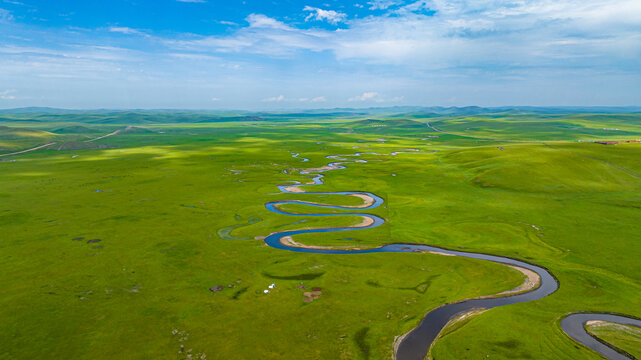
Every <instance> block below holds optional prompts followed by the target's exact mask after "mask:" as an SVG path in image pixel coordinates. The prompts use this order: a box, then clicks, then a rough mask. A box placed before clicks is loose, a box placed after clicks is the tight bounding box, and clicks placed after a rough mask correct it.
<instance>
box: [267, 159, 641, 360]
mask: <svg viewBox="0 0 641 360" xmlns="http://www.w3.org/2000/svg"><path fill="white" fill-rule="evenodd" d="M415 151H418V150H415V149H410V150H409V151H398V152H392V153H391V154H377V153H372V152H364V153H356V154H353V155H330V156H327V158H329V159H332V160H337V161H334V162H331V163H329V164H327V165H326V166H324V167H322V168H318V169H309V170H304V171H300V173H301V174H304V175H311V176H312V179H311V182H310V183H306V184H300V183H297V184H295V185H280V186H278V188H279V189H280V190H281V191H282V192H284V193H299V194H300V193H304V194H319V195H349V196H358V197H361V198H363V199H368V200H370V201H366V204H365V205H364V206H360V207H355V206H338V205H329V204H318V203H312V202H306V201H300V200H284V201H274V202H269V203H267V204H265V206H266V208H267V209H268V210H269V211H272V212H275V213H278V214H284V215H291V216H306V217H307V216H345V215H355V216H360V217H363V218H364V219H365V221H364V222H363V223H362V224H361V225H357V226H348V227H335V228H318V229H304V230H288V231H281V232H275V233H272V234H270V235H269V236H267V237H266V238H265V243H267V245H269V246H271V247H273V248H276V249H281V250H288V251H296V252H305V253H317V254H365V253H389V252H394V253H398V252H433V253H437V254H442V255H454V256H462V257H467V258H473V259H480V260H488V261H493V262H495V263H499V264H504V265H511V266H516V267H519V268H522V269H527V270H530V271H533V272H534V273H536V274H537V275H538V276H539V278H540V286H538V287H537V288H534V289H529V290H526V291H525V292H521V293H516V294H513V295H507V296H497V297H485V298H477V299H469V300H463V301H459V302H454V303H449V304H444V305H442V306H440V307H437V308H436V309H433V310H431V311H430V312H429V313H427V315H426V316H425V318H424V319H423V320H422V321H421V323H420V324H419V325H418V326H417V327H416V328H414V329H413V330H412V331H410V332H409V333H407V334H405V335H404V336H402V337H401V339H400V341H399V342H398V343H397V344H396V345H397V346H396V359H397V360H423V359H424V358H425V356H426V355H427V353H428V351H429V348H430V346H432V344H433V343H434V342H435V340H436V339H437V338H438V335H439V333H440V332H441V331H442V330H443V328H444V327H445V326H446V325H447V324H448V322H450V321H451V320H452V319H454V318H456V317H457V316H460V315H462V314H465V313H468V312H470V311H474V310H485V309H491V308H495V307H498V306H504V305H510V304H516V303H522V302H527V301H534V300H539V299H541V298H544V297H546V296H548V295H550V294H552V293H553V292H555V291H556V290H557V289H558V287H559V285H558V282H557V281H556V279H555V278H554V277H553V276H552V274H550V273H549V272H548V271H547V270H546V269H544V268H542V267H540V266H537V265H533V264H529V263H526V262H523V261H519V260H516V259H512V258H507V257H501V256H494V255H487V254H481V253H473V252H464V251H454V250H448V249H442V248H438V247H434V246H429V245H418V244H389V245H385V246H381V247H378V248H372V249H360V250H359V249H333V248H323V247H305V246H294V245H293V244H292V242H291V241H286V239H291V237H292V236H295V235H298V234H308V233H325V232H337V231H350V230H360V229H370V228H374V227H377V226H380V225H382V224H384V223H385V220H384V219H382V218H381V217H379V216H376V215H372V214H368V213H365V212H363V211H365V210H370V209H374V208H377V207H379V206H381V205H382V204H383V203H384V200H383V199H382V198H381V197H379V196H377V195H376V194H372V193H370V192H365V191H341V192H308V191H304V190H302V189H301V188H300V187H301V186H308V185H321V184H323V175H322V174H321V173H322V172H325V171H330V170H338V169H344V168H345V167H344V166H343V165H342V164H345V163H366V162H367V161H366V160H362V159H355V160H348V159H347V157H358V156H361V155H363V154H370V155H397V154H400V153H408V152H415ZM298 155H299V154H295V155H294V157H298ZM283 204H301V205H306V206H310V207H315V208H320V209H341V210H350V212H347V213H340V214H326V213H309V214H297V213H290V212H286V211H284V210H282V209H280V208H279V206H280V205H283ZM589 320H604V321H610V322H615V323H620V324H625V325H631V326H639V327H641V320H636V319H631V318H628V317H624V316H619V315H609V314H587V313H581V314H571V315H568V316H567V317H565V318H564V319H563V320H562V322H561V326H562V328H563V330H564V331H565V332H566V334H568V335H569V336H570V337H571V338H573V339H574V340H575V341H577V342H579V343H581V344H583V345H585V346H587V347H589V348H591V349H592V350H594V351H596V352H598V353H600V354H601V355H603V356H605V357H607V358H609V359H617V360H618V359H629V358H630V357H628V355H627V354H622V353H620V352H618V351H616V350H614V349H613V348H612V347H610V346H608V345H607V343H605V342H602V341H597V340H596V339H595V338H593V337H592V336H591V335H588V334H587V333H586V332H585V329H584V325H585V323H586V322H587V321H589Z"/></svg>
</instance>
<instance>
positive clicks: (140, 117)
mask: <svg viewBox="0 0 641 360" xmlns="http://www.w3.org/2000/svg"><path fill="white" fill-rule="evenodd" d="M635 113H641V107H639V106H628V107H603V106H600V107H576V106H574V107H532V106H513V107H479V106H465V107H442V106H433V107H421V106H394V107H373V108H365V109H356V108H335V109H315V110H292V111H285V110H281V111H271V112H248V111H208V110H105V109H98V110H65V109H55V108H42V107H28V108H19V109H4V110H0V122H18V121H23V122H40V123H46V122H66V123H81V124H103V125H107V124H111V125H151V124H170V123H218V122H242V121H264V120H271V121H296V120H302V119H307V120H315V119H318V120H324V119H328V118H359V117H360V118H362V117H365V116H372V117H382V116H385V117H387V118H390V117H396V118H405V119H407V118H410V119H411V118H415V119H420V118H423V119H425V118H432V117H447V116H475V115H485V116H492V115H496V116H505V115H528V114H531V115H564V114H568V115H570V114H603V115H607V114H635ZM399 126H400V124H399ZM77 130H78V131H80V129H77ZM62 131H65V130H62ZM70 131H71V130H70Z"/></svg>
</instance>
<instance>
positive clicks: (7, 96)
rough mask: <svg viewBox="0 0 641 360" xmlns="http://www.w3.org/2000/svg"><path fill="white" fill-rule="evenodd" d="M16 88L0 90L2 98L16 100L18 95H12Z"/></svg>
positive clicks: (0, 97)
mask: <svg viewBox="0 0 641 360" xmlns="http://www.w3.org/2000/svg"><path fill="white" fill-rule="evenodd" d="M15 92H16V91H15V90H5V91H0V99H2V100H14V99H15V98H16V97H15V96H14V95H11V94H13V93H15Z"/></svg>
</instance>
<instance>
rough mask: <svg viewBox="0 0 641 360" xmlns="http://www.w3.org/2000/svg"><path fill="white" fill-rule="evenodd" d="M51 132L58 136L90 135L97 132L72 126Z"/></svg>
mask: <svg viewBox="0 0 641 360" xmlns="http://www.w3.org/2000/svg"><path fill="white" fill-rule="evenodd" d="M51 132H53V133H56V134H90V133H94V132H96V130H93V129H90V128H88V127H85V126H81V125H72V126H65V127H62V128H60V129H56V130H53V131H51Z"/></svg>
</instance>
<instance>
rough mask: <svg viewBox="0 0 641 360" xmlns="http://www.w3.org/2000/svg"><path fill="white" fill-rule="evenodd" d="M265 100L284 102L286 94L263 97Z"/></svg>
mask: <svg viewBox="0 0 641 360" xmlns="http://www.w3.org/2000/svg"><path fill="white" fill-rule="evenodd" d="M263 101H264V102H282V101H285V96H284V95H278V96H274V97H270V98H267V99H263Z"/></svg>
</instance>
